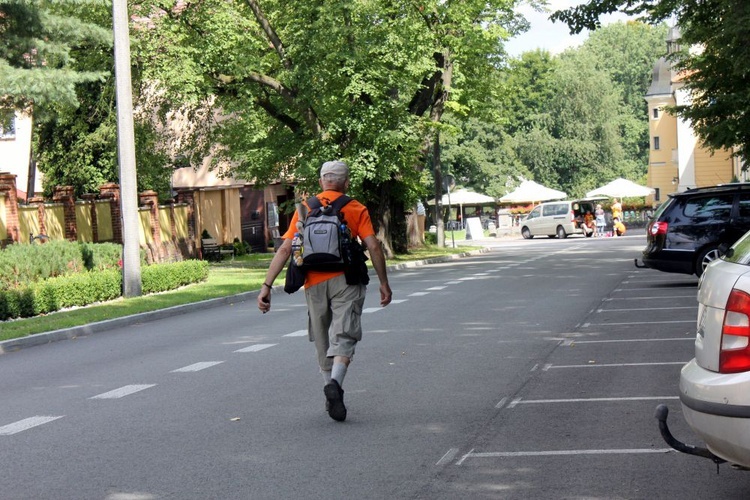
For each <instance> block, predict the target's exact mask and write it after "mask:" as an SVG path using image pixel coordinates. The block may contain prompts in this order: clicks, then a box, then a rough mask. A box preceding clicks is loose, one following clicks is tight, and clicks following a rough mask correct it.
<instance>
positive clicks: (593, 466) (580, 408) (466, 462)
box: [439, 269, 750, 498]
mask: <svg viewBox="0 0 750 500" xmlns="http://www.w3.org/2000/svg"><path fill="white" fill-rule="evenodd" d="M697 283H698V280H697V278H695V277H694V276H687V275H675V274H666V273H659V272H655V271H652V270H648V269H644V270H638V269H633V271H632V272H631V273H629V275H628V277H627V278H626V279H624V280H623V281H622V283H621V286H619V287H618V288H616V289H615V290H613V291H612V293H611V294H610V295H609V296H607V297H602V300H601V302H600V304H599V305H598V306H597V307H596V308H594V309H592V310H591V311H590V313H589V314H588V317H587V318H586V319H585V321H584V322H582V323H581V324H579V325H578V327H577V328H576V329H575V330H574V331H572V332H570V333H568V334H565V336H564V337H565V338H563V339H561V340H560V341H559V344H558V346H557V348H556V349H554V350H553V351H552V353H551V354H550V356H549V357H548V358H547V359H546V360H545V361H544V362H543V363H539V364H537V365H536V366H533V367H532V368H531V371H532V372H534V373H532V374H531V377H530V378H529V381H528V382H527V383H526V384H525V385H524V386H523V388H522V389H521V390H520V391H519V392H518V393H517V394H513V395H511V396H508V397H505V398H502V399H501V400H499V401H498V402H497V404H496V408H497V409H498V413H497V417H496V419H495V421H494V424H493V426H492V427H493V428H494V429H495V432H494V433H492V432H491V433H487V434H485V435H483V436H481V437H479V438H478V439H477V441H476V445H475V446H474V448H473V449H470V450H458V449H455V450H451V452H449V453H448V454H446V456H445V457H443V458H442V459H441V463H439V465H445V466H446V467H447V468H450V467H456V468H458V469H460V470H457V471H456V476H455V478H454V479H455V480H456V481H461V482H463V484H460V485H459V484H454V488H456V489H459V490H463V491H465V492H466V494H467V496H470V497H472V498H720V497H721V498H747V494H746V492H747V491H748V489H747V488H748V487H750V473H747V472H743V471H737V470H734V469H732V468H731V467H730V466H726V465H725V466H723V467H722V469H721V473H720V474H719V475H717V469H716V467H715V465H714V464H713V463H712V462H710V461H708V460H705V459H700V458H697V457H692V456H688V455H685V454H681V453H678V452H676V451H674V450H672V449H671V448H669V447H668V446H667V445H666V443H665V442H664V441H663V440H662V438H661V436H660V434H659V430H658V424H657V420H656V419H655V417H654V410H655V408H656V406H657V405H658V404H659V403H664V404H666V405H667V406H668V407H669V409H670V415H669V420H668V422H669V424H670V428H671V430H672V432H673V434H674V435H675V436H676V437H677V438H678V439H681V440H683V441H685V442H688V443H690V444H694V445H702V443H701V442H700V441H699V440H698V439H697V438H696V437H695V436H694V435H693V434H692V431H691V430H690V429H689V427H688V426H687V424H686V423H685V421H684V419H683V416H682V412H681V408H680V403H679V397H678V383H679V373H680V369H681V368H682V366H683V365H684V364H685V363H687V362H688V361H689V360H690V359H691V358H692V357H693V346H694V336H695V333H694V328H695V315H696V311H697V302H696V291H697ZM466 469H470V470H469V471H467V470H466Z"/></svg>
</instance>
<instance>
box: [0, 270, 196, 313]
mask: <svg viewBox="0 0 750 500" xmlns="http://www.w3.org/2000/svg"><path fill="white" fill-rule="evenodd" d="M206 278H208V263H207V262H205V261H202V260H188V261H182V262H173V263H169V264H154V265H151V266H145V267H143V268H142V272H141V281H142V283H143V285H142V286H143V293H144V294H148V293H154V292H163V291H167V290H173V289H175V288H179V287H181V286H184V285H189V284H191V283H197V282H200V281H204V280H205V279H206ZM121 295H122V271H121V270H120V269H119V268H118V269H104V270H101V271H88V272H80V273H77V274H69V275H65V276H57V277H54V278H48V279H45V280H43V281H39V282H36V283H29V284H25V285H21V286H16V287H13V288H7V289H0V321H4V320H7V319H12V318H27V317H30V316H35V315H38V314H47V313H51V312H54V311H58V310H60V309H63V308H66V307H76V306H78V307H81V306H87V305H89V304H93V303H95V302H104V301H107V300H112V299H116V298H118V297H120V296H121Z"/></svg>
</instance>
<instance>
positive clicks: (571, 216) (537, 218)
mask: <svg viewBox="0 0 750 500" xmlns="http://www.w3.org/2000/svg"><path fill="white" fill-rule="evenodd" d="M595 209H596V202H595V201H593V200H572V201H551V202H547V203H542V204H541V205H537V206H536V207H534V209H533V210H532V211H531V212H529V215H527V216H526V219H524V220H523V221H522V222H521V235H522V236H523V237H524V238H526V239H529V238H533V237H534V236H537V235H547V236H548V237H549V238H554V237H555V236H557V237H558V238H561V239H562V238H567V237H568V235H569V234H584V233H583V230H582V229H581V228H580V227H578V224H577V222H576V218H583V216H584V215H585V214H586V212H591V213H592V214H593V213H594V211H595ZM586 236H591V233H589V234H587V235H586Z"/></svg>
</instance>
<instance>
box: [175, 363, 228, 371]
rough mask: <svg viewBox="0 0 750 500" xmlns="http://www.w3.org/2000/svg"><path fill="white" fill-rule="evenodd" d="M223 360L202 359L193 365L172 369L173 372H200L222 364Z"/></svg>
mask: <svg viewBox="0 0 750 500" xmlns="http://www.w3.org/2000/svg"><path fill="white" fill-rule="evenodd" d="M222 363H223V361H202V362H200V363H193V364H192V365H188V366H183V367H182V368H178V369H176V370H172V373H185V372H199V371H201V370H205V369H206V368H211V367H212V366H216V365H220V364H222Z"/></svg>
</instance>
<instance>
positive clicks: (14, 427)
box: [0, 415, 64, 436]
mask: <svg viewBox="0 0 750 500" xmlns="http://www.w3.org/2000/svg"><path fill="white" fill-rule="evenodd" d="M63 416H64V415H60V416H59V417H44V416H39V415H37V416H35V417H29V418H25V419H23V420H19V421H18V422H14V423H12V424H8V425H4V426H2V427H0V436H12V435H13V434H18V433H19V432H23V431H26V430H29V429H31V428H33V427H37V426H39V425H43V424H47V423H49V422H52V421H53V420H57V419H58V418H63Z"/></svg>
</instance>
